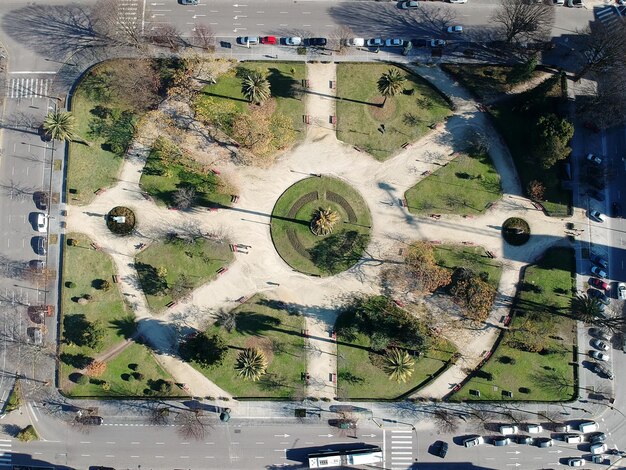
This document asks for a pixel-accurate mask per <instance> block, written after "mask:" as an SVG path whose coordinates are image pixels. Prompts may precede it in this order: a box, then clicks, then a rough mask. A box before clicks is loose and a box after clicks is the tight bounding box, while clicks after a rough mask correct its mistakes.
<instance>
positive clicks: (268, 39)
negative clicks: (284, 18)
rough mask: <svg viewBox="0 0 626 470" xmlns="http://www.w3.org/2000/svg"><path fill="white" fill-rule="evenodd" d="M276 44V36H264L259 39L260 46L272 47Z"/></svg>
mask: <svg viewBox="0 0 626 470" xmlns="http://www.w3.org/2000/svg"><path fill="white" fill-rule="evenodd" d="M276 42H277V41H276V36H265V37H262V38H261V44H269V45H274V44H276Z"/></svg>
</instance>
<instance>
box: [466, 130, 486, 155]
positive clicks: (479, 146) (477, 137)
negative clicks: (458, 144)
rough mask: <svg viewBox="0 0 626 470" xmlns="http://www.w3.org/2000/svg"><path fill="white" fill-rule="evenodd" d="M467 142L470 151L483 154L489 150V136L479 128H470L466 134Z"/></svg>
mask: <svg viewBox="0 0 626 470" xmlns="http://www.w3.org/2000/svg"><path fill="white" fill-rule="evenodd" d="M465 142H467V150H468V152H470V153H474V154H477V155H483V154H486V153H488V152H489V146H490V145H489V138H488V137H487V136H486V135H485V134H484V133H483V132H481V131H479V130H478V129H473V128H470V129H469V130H468V131H467V133H466V135H465Z"/></svg>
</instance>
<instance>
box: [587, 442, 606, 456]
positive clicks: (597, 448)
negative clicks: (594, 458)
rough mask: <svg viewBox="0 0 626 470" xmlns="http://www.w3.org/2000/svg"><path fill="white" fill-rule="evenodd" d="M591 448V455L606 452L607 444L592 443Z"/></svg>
mask: <svg viewBox="0 0 626 470" xmlns="http://www.w3.org/2000/svg"><path fill="white" fill-rule="evenodd" d="M589 450H590V451H591V455H598V454H604V453H605V452H606V444H600V443H598V444H591V447H589Z"/></svg>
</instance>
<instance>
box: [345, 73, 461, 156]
mask: <svg viewBox="0 0 626 470" xmlns="http://www.w3.org/2000/svg"><path fill="white" fill-rule="evenodd" d="M390 68H394V67H393V66H390V65H383V64H380V65H377V64H337V138H338V139H339V140H342V141H344V142H347V143H349V144H351V145H355V146H357V147H360V148H362V149H363V150H365V151H367V152H369V153H370V154H371V155H373V156H374V158H376V159H377V160H386V159H387V158H389V157H390V156H392V155H393V154H394V153H396V152H397V151H399V150H400V149H401V146H402V144H403V143H405V142H413V141H416V140H418V139H420V138H421V137H423V136H424V135H425V134H426V133H428V132H429V130H430V129H429V126H431V125H433V124H436V123H438V122H441V121H442V120H444V119H445V118H446V117H447V116H449V115H450V114H451V112H450V108H449V106H448V104H447V103H446V101H445V100H444V99H443V98H442V97H441V95H439V94H438V93H437V91H436V90H435V89H433V88H432V87H431V86H430V85H429V84H428V83H427V82H426V81H424V80H423V79H422V78H420V77H418V76H416V75H412V74H409V73H407V72H405V71H404V70H402V69H398V70H399V71H400V73H401V74H402V75H403V76H405V77H406V82H405V84H404V90H405V91H406V93H399V94H398V95H396V96H394V97H389V98H388V99H387V102H386V103H385V106H384V107H382V108H381V107H380V105H381V104H382V102H383V98H382V96H381V95H380V93H379V92H378V88H377V81H378V79H379V78H380V76H381V75H382V74H383V73H384V72H387V71H388V70H389V69H390ZM411 90H412V91H411ZM409 93H412V94H409ZM383 123H384V124H385V134H384V135H383V134H381V132H380V131H379V130H378V129H379V127H380V125H381V124H383Z"/></svg>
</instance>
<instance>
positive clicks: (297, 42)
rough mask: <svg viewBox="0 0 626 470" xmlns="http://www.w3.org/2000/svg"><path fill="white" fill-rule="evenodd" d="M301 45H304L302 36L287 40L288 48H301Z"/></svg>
mask: <svg viewBox="0 0 626 470" xmlns="http://www.w3.org/2000/svg"><path fill="white" fill-rule="evenodd" d="M301 44H302V38H301V37H300V36H291V37H288V38H285V45H286V46H299V45H301Z"/></svg>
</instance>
